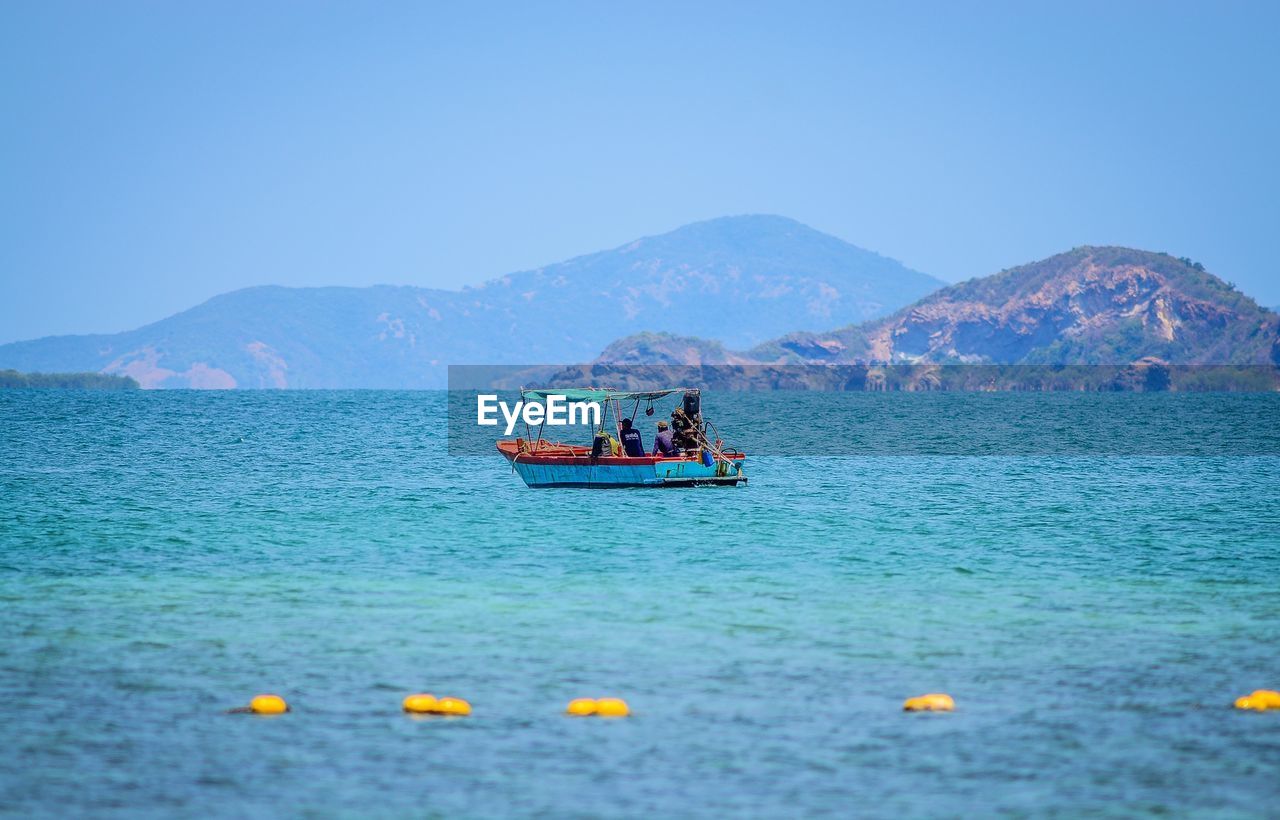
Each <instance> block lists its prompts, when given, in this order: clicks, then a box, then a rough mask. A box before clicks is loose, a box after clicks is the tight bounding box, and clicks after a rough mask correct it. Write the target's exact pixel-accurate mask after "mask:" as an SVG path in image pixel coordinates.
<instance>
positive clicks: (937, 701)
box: [902, 692, 956, 712]
mask: <svg viewBox="0 0 1280 820" xmlns="http://www.w3.org/2000/svg"><path fill="white" fill-rule="evenodd" d="M955 708H956V702H955V700H953V699H952V697H951V696H950V695H944V694H942V693H940V692H934V693H931V694H928V695H920V696H919V697H914V698H907V699H906V700H905V701H904V702H903V704H902V711H904V712H950V711H953V710H954V709H955Z"/></svg>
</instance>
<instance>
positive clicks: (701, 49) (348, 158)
mask: <svg viewBox="0 0 1280 820" xmlns="http://www.w3.org/2000/svg"><path fill="white" fill-rule="evenodd" d="M0 104H2V105H3V109H2V110H3V128H0V217H2V220H0V341H11V340H14V339H19V338H30V337H35V336H40V335H46V334H54V333H72V332H95V331H114V330H122V329H127V328H130V327H134V326H137V325H139V324H142V323H145V322H148V321H152V320H155V319H158V318H161V317H163V316H165V315H168V314H170V313H173V312H175V311H178V310H181V309H183V308H186V307H189V306H191V305H193V304H196V303H198V302H200V301H202V300H204V299H206V298H208V297H210V296H213V295H215V294H217V293H220V292H223V291H227V290H231V289H234V288H239V287H244V286H248V285H256V284H266V283H276V284H285V285H324V284H350V285H366V284H373V283H406V284H419V285H428V286H440V287H456V286H460V285H463V284H468V283H477V282H480V281H482V280H484V279H486V278H489V277H492V276H495V275H498V274H502V273H505V272H509V271H512V270H519V269H524V268H530V267H536V266H538V265H541V264H545V263H548V262H553V261H557V260H560V259H563V258H566V257H569V256H573V255H577V254H581V253H586V252H590V251H593V250H598V249H601V248H605V247H610V246H614V245H618V244H621V243H623V242H626V241H628V240H630V239H633V238H635V237H637V236H641V235H647V234H653V233H659V232H662V231H665V230H668V229H671V228H674V227H677V226H679V225H681V224H684V223H686V222H690V221H694V220H698V219H705V218H709V217H714V216H721V215H726V214H738V213H758V212H766V213H778V214H783V215H787V216H791V217H794V218H796V219H799V220H801V221H802V222H806V223H808V224H810V225H812V226H814V227H815V228H818V229H820V230H824V231H829V232H831V233H833V234H836V235H837V236H840V237H842V238H844V239H847V240H849V241H851V242H854V243H855V244H858V245H861V246H863V247H866V248H870V249H872V250H875V251H878V252H880V253H883V254H886V255H889V256H893V257H895V258H897V259H900V260H902V261H903V262H905V263H907V264H908V265H910V266H912V267H915V268H918V269H920V270H922V271H925V272H928V273H932V274H934V275H936V276H939V277H941V278H944V279H948V280H957V279H964V278H968V277H971V276H978V275H984V274H988V273H992V272H994V271H997V270H999V269H1001V268H1004V267H1008V266H1011V265H1015V264H1018V263H1022V262H1027V261H1031V260H1034V259H1038V258H1042V257H1045V256H1048V255H1050V254H1053V253H1055V252H1058V251H1061V250H1065V249H1067V248H1070V247H1072V246H1075V245H1081V244H1104V243H1108V244H1109V243H1117V244H1127V245H1133V246H1138V247H1143V248H1149V249H1152V250H1166V251H1169V252H1171V253H1173V254H1175V255H1180V256H1181V255H1186V256H1190V257H1192V258H1194V259H1198V260H1200V261H1202V262H1203V263H1204V264H1205V265H1206V266H1208V268H1209V269H1210V270H1211V271H1214V272H1215V273H1218V274H1219V275H1221V276H1223V277H1224V278H1226V279H1228V280H1231V281H1234V282H1235V283H1237V284H1238V285H1239V286H1240V287H1241V288H1242V289H1243V290H1245V291H1246V292H1248V293H1250V294H1251V295H1254V296H1255V297H1257V298H1258V299H1259V300H1260V301H1262V302H1263V303H1264V304H1280V272H1278V271H1277V267H1276V259H1277V247H1276V246H1277V241H1278V235H1280V161H1278V159H1277V151H1280V3H1276V2H1264V3H1254V4H1247V3H1232V2H1208V0H1206V2H1203V3H1196V4H1183V3H1175V2H1128V1H1127V0H1110V1H1109V2H1105V3H1099V4H1089V3H1083V2H1070V3H1052V4H1051V3H1038V2H1033V3H1027V2H1017V3H1008V4H1004V3H954V2H947V3H889V2H884V3H876V4H867V5H860V4H855V3H851V2H835V3H801V2H795V0H791V1H790V2H778V3H743V2H733V3H723V4H721V3H689V2H681V3H670V4H668V3H655V2H643V3H601V2H593V3H581V4H576V3H512V4H496V3H495V4H490V3H456V4H450V5H431V4H427V3H419V2H415V3H405V4H396V3H354V2H352V3H345V4H336V3H323V2H306V3H298V4H289V3H276V2H271V3H199V4H198V3H174V2H167V1H166V2H154V3H135V2H125V1H124V0H119V1H117V2H109V3H108V2H91V3H83V4H81V3H67V2H56V0H40V2H31V3H23V2H19V1H18V0H8V2H5V3H3V4H0Z"/></svg>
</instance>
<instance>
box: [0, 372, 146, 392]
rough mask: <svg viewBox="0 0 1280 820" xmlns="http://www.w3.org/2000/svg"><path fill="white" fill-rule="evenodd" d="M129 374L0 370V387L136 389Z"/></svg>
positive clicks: (136, 386)
mask: <svg viewBox="0 0 1280 820" xmlns="http://www.w3.org/2000/svg"><path fill="white" fill-rule="evenodd" d="M138 386H139V385H138V383H137V382H136V381H135V380H134V379H133V378H132V377H131V376H115V375H111V374H109V373H20V372H18V371H17V370H0V389H4V388H22V387H26V388H45V389H54V390H137V389H138Z"/></svg>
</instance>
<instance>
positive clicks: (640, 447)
mask: <svg viewBox="0 0 1280 820" xmlns="http://www.w3.org/2000/svg"><path fill="white" fill-rule="evenodd" d="M622 449H623V451H624V453H625V454H626V455H627V457H628V458H643V457H644V439H642V438H641V437H640V431H639V430H637V429H635V428H634V427H632V426H631V419H623V420H622Z"/></svg>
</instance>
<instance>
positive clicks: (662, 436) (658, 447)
mask: <svg viewBox="0 0 1280 820" xmlns="http://www.w3.org/2000/svg"><path fill="white" fill-rule="evenodd" d="M667 428H668V425H667V423H666V422H665V421H660V422H658V435H656V436H654V437H653V454H654V455H655V456H657V455H663V456H678V455H680V448H679V447H677V446H676V442H675V437H674V436H673V435H672V433H671V431H670V430H669V429H667Z"/></svg>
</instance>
